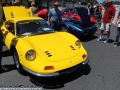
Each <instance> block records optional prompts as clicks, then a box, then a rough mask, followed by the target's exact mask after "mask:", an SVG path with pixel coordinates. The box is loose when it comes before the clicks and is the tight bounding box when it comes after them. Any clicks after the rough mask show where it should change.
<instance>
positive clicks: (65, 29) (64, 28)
mask: <svg viewBox="0 0 120 90" xmlns="http://www.w3.org/2000/svg"><path fill="white" fill-rule="evenodd" d="M59 30H60V31H63V32H69V30H68V28H67V27H66V26H61V27H60V29H59Z"/></svg>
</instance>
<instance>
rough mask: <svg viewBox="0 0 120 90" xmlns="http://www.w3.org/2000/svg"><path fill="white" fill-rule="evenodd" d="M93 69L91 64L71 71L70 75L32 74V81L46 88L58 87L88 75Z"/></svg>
mask: <svg viewBox="0 0 120 90" xmlns="http://www.w3.org/2000/svg"><path fill="white" fill-rule="evenodd" d="M90 71H91V67H90V66H89V65H86V66H81V67H79V68H78V69H77V70H76V71H75V72H73V73H70V74H68V75H61V76H59V77H51V78H50V77H49V78H47V77H46V78H42V77H35V76H32V75H30V78H31V79H30V81H31V82H32V83H33V84H35V85H37V86H42V87H43V88H45V89H58V88H62V87H64V84H65V83H68V82H71V81H73V80H76V79H78V78H80V77H81V76H83V75H88V74H89V73H90Z"/></svg>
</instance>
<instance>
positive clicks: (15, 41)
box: [1, 6, 88, 74]
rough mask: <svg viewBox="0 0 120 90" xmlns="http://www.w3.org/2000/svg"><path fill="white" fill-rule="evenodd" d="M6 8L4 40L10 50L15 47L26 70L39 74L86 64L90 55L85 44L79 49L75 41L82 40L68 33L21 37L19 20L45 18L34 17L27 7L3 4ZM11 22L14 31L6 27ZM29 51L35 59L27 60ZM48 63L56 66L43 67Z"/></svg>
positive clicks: (3, 29) (3, 30) (3, 28)
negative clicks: (48, 68) (47, 68)
mask: <svg viewBox="0 0 120 90" xmlns="http://www.w3.org/2000/svg"><path fill="white" fill-rule="evenodd" d="M3 9H4V13H5V17H6V22H4V24H3V26H2V28H1V30H2V32H3V36H4V43H5V45H6V47H7V48H8V49H9V50H11V47H12V46H14V47H15V48H16V50H17V53H18V56H19V60H20V64H21V65H22V66H23V67H24V68H26V69H27V70H30V71H32V72H35V73H38V74H52V73H56V72H58V71H61V70H64V69H67V68H70V67H73V66H75V65H78V64H80V63H83V62H85V61H86V59H87V58H88V55H87V52H86V50H85V49H84V47H83V46H82V43H81V44H80V48H79V47H77V46H76V44H75V42H76V41H77V40H79V39H78V38H76V37H75V36H73V35H72V34H70V33H67V32H53V33H49V34H41V35H32V36H29V35H28V36H23V37H18V36H17V34H16V33H17V31H16V23H17V22H18V21H22V20H43V19H42V18H39V17H31V15H32V13H31V11H30V9H25V8H24V7H15V6H13V7H4V8H3ZM18 11H21V12H18ZM11 12H12V13H11ZM28 12H30V14H28ZM9 22H14V31H9V30H8V29H7V27H8V25H9V24H8V23H9ZM29 50H34V51H35V52H36V58H35V60H32V61H29V60H27V59H26V53H27V51H29ZM46 52H47V53H46ZM84 54H85V55H86V57H85V58H83V57H82V56H83V55H84ZM49 55H50V56H49ZM45 66H53V67H54V69H53V70H44V68H45Z"/></svg>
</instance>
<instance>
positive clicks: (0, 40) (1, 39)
mask: <svg viewBox="0 0 120 90" xmlns="http://www.w3.org/2000/svg"><path fill="white" fill-rule="evenodd" d="M2 47H3V36H2V33H1V30H0V73H2V72H3V69H2V65H1V61H2Z"/></svg>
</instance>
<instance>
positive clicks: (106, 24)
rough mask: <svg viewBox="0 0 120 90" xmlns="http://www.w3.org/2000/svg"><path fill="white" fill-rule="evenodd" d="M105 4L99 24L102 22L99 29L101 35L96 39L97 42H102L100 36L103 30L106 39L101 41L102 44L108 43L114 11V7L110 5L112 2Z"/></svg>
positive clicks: (108, 1) (109, 0)
mask: <svg viewBox="0 0 120 90" xmlns="http://www.w3.org/2000/svg"><path fill="white" fill-rule="evenodd" d="M106 4H107V7H106V10H105V13H104V15H103V18H102V19H101V22H102V23H101V27H100V29H101V34H100V37H99V38H98V39H97V41H102V36H103V33H104V30H106V31H107V39H105V40H104V41H103V42H104V43H108V42H109V37H110V28H111V25H112V21H113V19H114V16H115V11H116V10H115V7H114V5H113V4H112V0H106Z"/></svg>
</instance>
